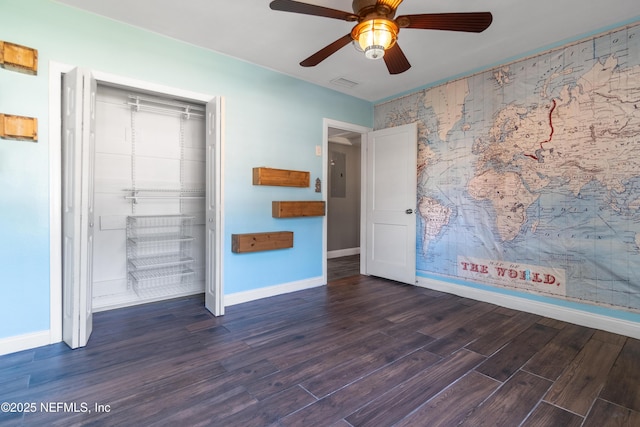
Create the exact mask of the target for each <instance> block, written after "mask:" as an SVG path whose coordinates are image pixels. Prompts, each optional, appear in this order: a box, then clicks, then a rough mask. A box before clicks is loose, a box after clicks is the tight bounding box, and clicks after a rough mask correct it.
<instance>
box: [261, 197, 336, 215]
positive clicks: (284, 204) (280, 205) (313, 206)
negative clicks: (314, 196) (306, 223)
mask: <svg viewBox="0 0 640 427" xmlns="http://www.w3.org/2000/svg"><path fill="white" fill-rule="evenodd" d="M271 213H272V216H273V217H274V218H295V217H301V216H324V214H325V206H324V202H323V201H311V202H288V201H274V202H272V203H271Z"/></svg>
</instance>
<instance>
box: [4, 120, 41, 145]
mask: <svg viewBox="0 0 640 427" xmlns="http://www.w3.org/2000/svg"><path fill="white" fill-rule="evenodd" d="M0 138H4V139H18V140H25V141H37V140H38V119H36V118H33V117H22V116H12V115H9V114H0Z"/></svg>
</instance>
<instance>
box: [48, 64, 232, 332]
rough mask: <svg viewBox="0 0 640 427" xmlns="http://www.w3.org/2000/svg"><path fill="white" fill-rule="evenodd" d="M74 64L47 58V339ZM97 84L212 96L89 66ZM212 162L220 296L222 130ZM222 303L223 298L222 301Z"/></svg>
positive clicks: (57, 279) (57, 327) (58, 320)
mask: <svg viewBox="0 0 640 427" xmlns="http://www.w3.org/2000/svg"><path fill="white" fill-rule="evenodd" d="M75 67H76V66H75V65H69V64H63V63H58V62H54V61H51V62H50V63H49V196H50V200H49V315H50V319H49V342H50V343H57V342H60V341H62V253H61V246H62V181H61V174H62V158H61V151H62V138H61V135H62V75H63V74H65V73H67V72H69V71H71V70H72V69H73V68H75ZM90 71H91V73H92V75H93V77H94V78H95V79H96V81H97V82H98V83H99V84H108V85H115V86H120V87H130V88H132V89H136V90H142V91H150V92H156V93H159V94H166V95H170V96H177V97H180V98H185V99H188V100H191V101H195V102H199V103H202V104H206V103H207V102H209V101H211V99H213V98H214V97H215V96H213V95H209V94H204V93H198V92H192V91H187V90H182V89H178V88H174V87H170V86H164V85H160V84H155V83H151V82H148V81H143V80H137V79H132V78H129V77H123V76H118V75H114V74H110V73H104V72H100V71H95V70H90ZM216 151H217V152H216V164H215V165H213V167H214V171H215V174H216V179H215V180H214V185H215V189H214V191H215V194H216V198H217V199H218V209H217V212H216V214H217V215H216V217H217V218H216V225H217V227H216V228H217V230H218V233H217V235H216V248H215V249H214V253H215V255H214V256H215V260H214V262H215V265H216V271H215V279H216V284H217V286H216V287H217V288H218V289H219V292H220V295H219V297H220V298H221V299H222V298H223V295H224V292H223V289H224V283H223V282H222V280H223V278H224V275H223V274H222V269H223V256H224V255H223V251H222V242H223V240H222V235H221V234H222V230H224V217H223V212H224V210H223V202H224V194H223V193H222V191H223V189H224V183H223V182H222V181H223V178H224V171H223V165H224V162H223V161H222V155H223V153H224V132H223V133H222V135H221V138H220V144H218V146H217V147H216ZM222 306H224V302H223V303H222Z"/></svg>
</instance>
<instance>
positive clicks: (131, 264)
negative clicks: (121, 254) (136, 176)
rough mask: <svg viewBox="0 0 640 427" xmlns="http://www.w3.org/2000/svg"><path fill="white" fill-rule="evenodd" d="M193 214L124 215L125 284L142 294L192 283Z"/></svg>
mask: <svg viewBox="0 0 640 427" xmlns="http://www.w3.org/2000/svg"><path fill="white" fill-rule="evenodd" d="M194 219H195V217H194V216H189V215H138V216H129V217H127V270H128V274H127V277H128V284H129V286H130V287H131V288H133V290H134V291H135V292H136V293H137V294H138V296H141V297H143V295H142V293H143V292H148V291H153V290H154V289H155V290H159V289H160V288H162V292H163V293H166V294H167V295H170V293H171V289H172V288H175V290H176V291H177V292H178V291H180V289H182V288H185V287H190V286H192V285H193V282H194V278H195V272H194V271H193V270H192V269H191V268H190V265H192V264H193V263H194V262H195V260H194V258H192V257H191V246H192V242H193V241H194V240H195V238H194V237H193V236H192V235H191V232H192V227H193V222H194Z"/></svg>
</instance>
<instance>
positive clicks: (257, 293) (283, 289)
mask: <svg viewBox="0 0 640 427" xmlns="http://www.w3.org/2000/svg"><path fill="white" fill-rule="evenodd" d="M324 285H326V282H325V281H324V280H323V279H322V276H319V277H314V278H311V279H305V280H300V281H297V282H289V283H283V284H281V285H275V286H268V287H266V288H260V289H253V290H251V291H244V292H236V293H234V294H229V295H225V296H224V305H225V307H228V306H231V305H236V304H242V303H243V302H249V301H254V300H257V299H261V298H268V297H273V296H276V295H281V294H287V293H289V292H295V291H301V290H303V289H309V288H315V287H318V286H324Z"/></svg>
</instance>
